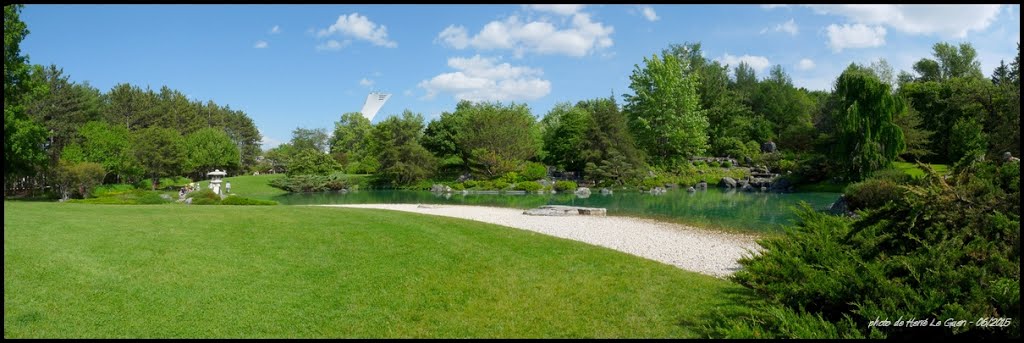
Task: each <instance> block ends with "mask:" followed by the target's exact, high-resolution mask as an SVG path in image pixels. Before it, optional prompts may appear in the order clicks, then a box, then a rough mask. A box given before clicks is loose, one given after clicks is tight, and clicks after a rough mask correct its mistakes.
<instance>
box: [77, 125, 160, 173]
mask: <svg viewBox="0 0 1024 343" xmlns="http://www.w3.org/2000/svg"><path fill="white" fill-rule="evenodd" d="M78 133H79V135H80V136H81V138H80V139H81V140H80V142H76V143H73V144H71V145H68V146H67V147H66V148H65V149H64V150H65V151H64V152H62V153H61V156H62V158H64V159H67V160H69V161H72V162H79V161H78V160H76V159H74V158H72V157H71V155H72V154H69V153H68V150H75V149H78V150H79V151H80V152H79V156H81V161H88V162H95V163H99V164H100V165H102V166H103V169H104V170H106V171H107V172H108V173H112V174H114V175H115V177H116V181H118V182H123V181H133V180H134V179H135V178H136V177H139V176H141V175H142V173H143V170H142V165H141V164H140V163H139V161H138V160H137V159H136V156H135V151H134V148H133V146H132V136H131V132H129V131H128V129H127V128H125V127H124V126H120V125H111V124H108V123H105V122H101V121H91V122H88V123H86V124H85V125H83V126H82V128H81V129H80V130H79V132H78Z"/></svg>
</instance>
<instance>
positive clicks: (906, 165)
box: [892, 162, 949, 179]
mask: <svg viewBox="0 0 1024 343" xmlns="http://www.w3.org/2000/svg"><path fill="white" fill-rule="evenodd" d="M892 164H893V167H894V168H896V169H899V170H902V171H903V172H904V173H907V175H910V177H912V178H915V179H920V178H923V177H924V170H922V169H921V168H918V167H917V163H913V162H893V163H892ZM930 166H931V167H932V169H934V170H935V172H936V173H938V174H939V175H946V174H949V166H948V165H945V164H931V165H930Z"/></svg>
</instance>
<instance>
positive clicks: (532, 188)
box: [516, 181, 544, 193]
mask: <svg viewBox="0 0 1024 343" xmlns="http://www.w3.org/2000/svg"><path fill="white" fill-rule="evenodd" d="M543 187H544V186H541V185H540V183H539V182H537V181H523V182H520V183H517V184H516V190H520V191H527V192H531V193H532V192H536V191H539V190H540V189H541V188H543Z"/></svg>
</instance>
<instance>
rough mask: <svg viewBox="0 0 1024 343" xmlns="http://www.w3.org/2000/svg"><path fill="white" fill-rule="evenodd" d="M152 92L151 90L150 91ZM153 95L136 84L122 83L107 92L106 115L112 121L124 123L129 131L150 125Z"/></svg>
mask: <svg viewBox="0 0 1024 343" xmlns="http://www.w3.org/2000/svg"><path fill="white" fill-rule="evenodd" d="M150 93H151V92H150ZM152 100H153V97H150V96H149V95H148V94H146V92H144V91H143V90H142V89H140V88H139V87H136V86H132V85H131V84H127V83H120V84H117V85H115V86H114V88H112V89H111V90H110V92H107V94H106V104H105V110H104V116H105V117H106V120H107V121H108V122H110V123H119V124H121V125H124V127H125V128H126V129H128V130H129V131H135V130H139V129H143V128H146V127H149V126H150V125H151V122H152V119H153V118H152V115H151V113H152V112H153V111H152V110H151V109H152V108H153V102H152Z"/></svg>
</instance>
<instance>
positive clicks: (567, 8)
mask: <svg viewBox="0 0 1024 343" xmlns="http://www.w3.org/2000/svg"><path fill="white" fill-rule="evenodd" d="M583 6H584V5H527V6H526V7H527V8H529V9H532V10H534V11H541V12H551V13H554V14H559V15H573V14H576V12H579V11H580V10H581V9H583Z"/></svg>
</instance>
